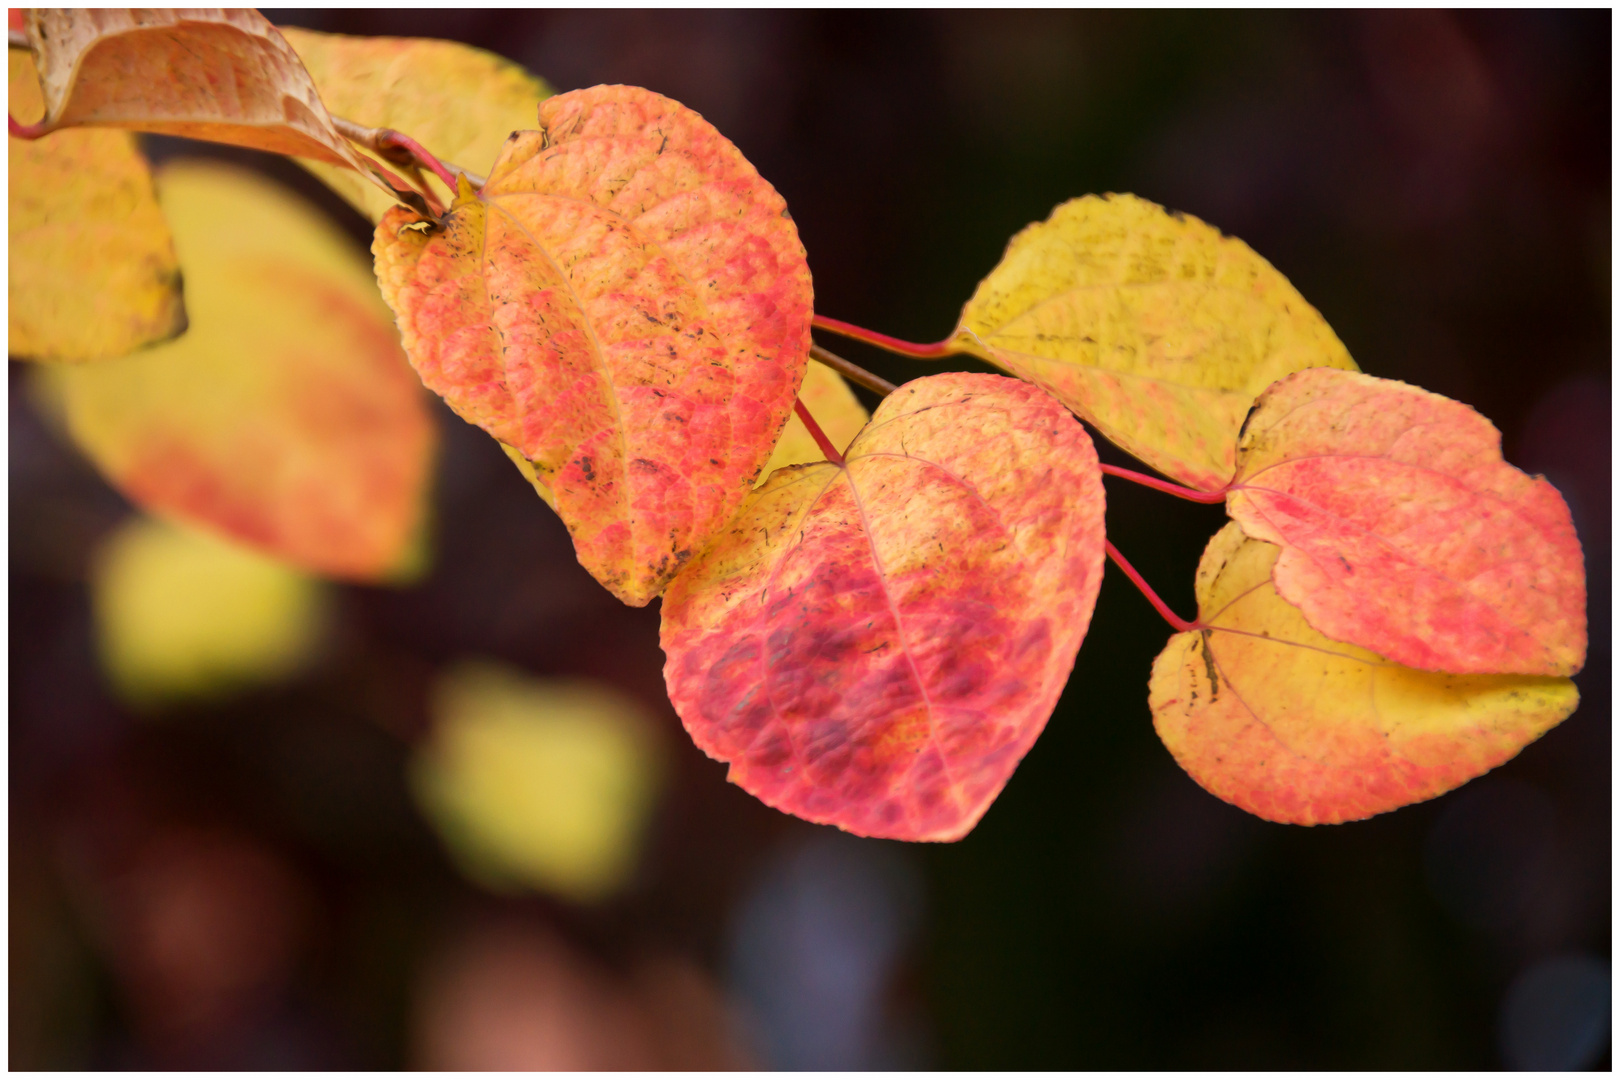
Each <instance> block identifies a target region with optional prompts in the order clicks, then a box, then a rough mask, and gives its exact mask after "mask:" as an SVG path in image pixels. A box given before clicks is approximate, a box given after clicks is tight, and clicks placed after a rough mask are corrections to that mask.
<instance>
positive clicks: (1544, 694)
mask: <svg viewBox="0 0 1620 1080" xmlns="http://www.w3.org/2000/svg"><path fill="white" fill-rule="evenodd" d="M1277 554H1278V549H1277V548H1276V547H1275V546H1273V545H1271V544H1267V543H1264V542H1262V541H1259V540H1252V539H1249V538H1248V537H1246V536H1244V535H1243V531H1242V529H1241V528H1239V526H1238V525H1237V524H1236V523H1229V524H1228V525H1227V526H1226V527H1225V528H1224V529H1222V530H1221V531H1220V532H1219V533H1216V534H1215V537H1214V539H1212V540H1211V541H1210V543H1209V546H1208V548H1206V549H1205V551H1204V557H1203V560H1202V562H1201V563H1200V564H1199V567H1198V582H1197V590H1198V611H1199V620H1200V621H1201V622H1202V623H1203V624H1205V626H1206V627H1207V628H1206V629H1200V630H1192V631H1189V632H1187V633H1182V634H1177V635H1175V636H1174V637H1172V638H1171V639H1170V643H1169V644H1168V645H1166V646H1165V649H1164V651H1163V652H1162V653H1160V654H1159V658H1158V659H1157V660H1156V661H1154V664H1153V677H1152V680H1151V682H1150V683H1149V695H1148V701H1149V704H1150V705H1151V707H1152V709H1153V724H1154V727H1155V728H1157V729H1158V732H1159V737H1160V738H1161V739H1163V740H1164V744H1165V746H1167V747H1169V749H1170V752H1171V753H1172V754H1173V755H1175V758H1176V761H1177V762H1179V763H1180V764H1181V767H1182V768H1184V769H1186V770H1187V772H1188V773H1189V774H1191V776H1192V778H1193V779H1194V780H1197V781H1198V782H1199V783H1200V784H1202V785H1203V786H1204V787H1205V788H1206V789H1208V790H1209V791H1210V792H1211V793H1213V794H1215V795H1218V796H1219V797H1221V798H1222V799H1225V800H1226V801H1227V802H1230V803H1233V804H1234V805H1236V806H1240V807H1242V808H1243V809H1245V810H1247V811H1249V812H1250V813H1252V814H1258V815H1259V816H1260V817H1263V818H1266V819H1267V820H1270V821H1280V822H1286V823H1290V824H1296V825H1318V824H1332V823H1336V822H1341V821H1355V820H1358V819H1360V818H1365V817H1370V816H1371V815H1373V814H1381V813H1383V812H1384V811H1386V810H1394V809H1396V808H1397V807H1401V806H1405V805H1407V804H1408V803H1414V802H1420V801H1422V800H1424V799H1432V798H1434V797H1435V796H1436V795H1440V794H1443V793H1444V792H1447V791H1450V790H1451V789H1452V788H1454V787H1456V786H1458V785H1459V784H1462V783H1464V782H1466V781H1468V780H1471V779H1473V778H1474V777H1476V776H1479V775H1480V774H1481V773H1484V772H1486V771H1487V770H1490V769H1494V768H1495V767H1496V766H1498V765H1500V764H1502V763H1503V762H1504V761H1507V760H1508V759H1509V758H1511V757H1513V755H1515V754H1517V753H1518V752H1519V751H1520V750H1521V749H1523V748H1524V746H1525V745H1526V744H1528V743H1530V742H1533V741H1534V740H1535V739H1538V738H1540V737H1541V736H1542V735H1543V734H1545V733H1546V732H1547V730H1548V729H1550V728H1552V727H1553V726H1554V725H1556V724H1557V723H1559V721H1561V720H1563V719H1564V718H1565V717H1566V716H1568V715H1569V714H1570V713H1571V712H1573V711H1574V710H1575V705H1576V702H1577V701H1578V700H1579V697H1578V694H1577V693H1576V690H1575V684H1574V683H1572V682H1570V681H1569V680H1568V679H1559V678H1545V677H1538V676H1532V675H1456V674H1448V673H1441V672H1429V671H1415V670H1413V669H1411V668H1408V667H1402V666H1401V665H1399V664H1394V663H1391V662H1390V661H1388V660H1386V659H1384V658H1383V657H1380V656H1378V655H1377V654H1376V653H1371V652H1368V651H1367V650H1365V649H1360V648H1357V647H1356V646H1354V645H1348V644H1345V643H1343V642H1338V641H1334V640H1332V639H1331V638H1327V637H1324V636H1323V635H1322V634H1319V633H1317V632H1316V631H1315V630H1312V629H1311V627H1310V625H1309V624H1308V623H1306V621H1305V619H1304V617H1303V616H1302V615H1301V614H1300V612H1299V610H1298V609H1297V608H1295V607H1293V606H1292V605H1290V604H1289V603H1288V602H1287V601H1285V600H1283V599H1282V598H1281V597H1279V596H1278V595H1277V592H1276V590H1275V589H1274V588H1273V587H1272V584H1271V572H1272V564H1273V563H1274V562H1275V561H1276V558H1277Z"/></svg>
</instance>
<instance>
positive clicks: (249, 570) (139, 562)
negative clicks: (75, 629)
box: [90, 517, 326, 703]
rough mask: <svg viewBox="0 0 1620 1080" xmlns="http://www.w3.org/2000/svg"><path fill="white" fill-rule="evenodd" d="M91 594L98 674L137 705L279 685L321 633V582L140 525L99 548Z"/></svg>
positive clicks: (240, 551) (140, 520)
mask: <svg viewBox="0 0 1620 1080" xmlns="http://www.w3.org/2000/svg"><path fill="white" fill-rule="evenodd" d="M90 591H91V603H92V606H93V608H94V611H95V625H96V645H97V649H98V651H99V653H100V656H101V662H102V666H103V668H104V669H105V670H106V672H107V674H108V676H109V677H110V678H111V680H112V683H113V686H114V687H115V688H116V689H117V690H118V691H119V693H120V694H121V695H122V696H124V697H125V698H128V699H129V700H132V701H134V702H137V703H147V702H152V701H157V700H162V699H167V698H182V697H195V696H208V695H213V694H216V693H220V692H223V691H225V690H229V689H232V688H235V687H238V686H242V685H247V684H253V683H267V682H273V681H276V680H278V679H282V678H286V677H287V676H289V675H292V674H294V673H295V672H297V671H298V669H299V668H300V667H301V666H302V665H303V664H304V663H305V662H307V661H308V660H309V659H310V658H311V657H312V656H313V654H314V651H315V648H316V646H317V645H318V644H319V642H320V639H321V636H322V630H323V627H324V625H325V615H326V605H325V596H324V594H323V592H322V586H321V584H320V583H319V582H318V581H316V580H314V579H312V578H309V577H307V576H305V575H303V574H300V573H299V572H298V571H296V570H292V569H289V568H288V567H285V566H282V565H281V564H279V563H276V562H273V561H271V560H269V559H266V558H265V557H264V556H262V555H259V554H256V553H255V552H252V551H250V550H248V549H246V548H243V547H241V546H239V545H236V544H232V543H229V542H227V541H224V540H219V539H216V538H215V537H212V536H209V535H207V534H205V533H201V532H197V531H194V530H192V529H187V528H183V527H178V526H175V525H172V524H169V523H166V522H162V521H156V520H154V519H151V518H146V517H135V518H131V519H130V520H129V521H127V522H126V523H125V524H124V525H122V526H120V527H119V528H118V529H117V530H116V531H115V532H113V533H112V534H111V535H110V536H108V537H107V538H106V539H105V540H104V541H103V542H102V544H101V546H100V548H99V549H98V551H97V553H96V557H95V560H94V563H93V566H92V571H91V582H90Z"/></svg>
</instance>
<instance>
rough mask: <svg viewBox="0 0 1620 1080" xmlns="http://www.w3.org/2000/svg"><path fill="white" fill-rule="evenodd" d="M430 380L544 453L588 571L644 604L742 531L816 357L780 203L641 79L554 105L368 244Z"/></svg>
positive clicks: (463, 410) (504, 433) (537, 463)
mask: <svg viewBox="0 0 1620 1080" xmlns="http://www.w3.org/2000/svg"><path fill="white" fill-rule="evenodd" d="M372 250H373V252H375V254H376V257H377V277H378V280H380V281H381V282H382V286H383V295H384V296H385V297H387V299H388V302H389V303H390V304H391V305H392V306H393V309H394V311H395V313H396V314H397V315H398V318H399V327H400V331H401V333H402V335H403V337H404V341H405V349H406V352H407V353H408V354H409V355H410V358H411V363H412V364H414V365H415V366H416V370H417V372H418V373H419V374H420V375H421V376H422V381H423V382H425V383H426V384H427V385H428V387H429V388H430V389H432V390H434V391H435V392H436V393H439V394H441V395H443V396H444V398H445V400H446V401H448V402H449V403H450V406H451V407H452V408H453V409H455V410H456V412H458V413H459V414H461V416H463V417H465V418H466V419H467V420H469V421H471V422H472V423H475V424H477V425H478V426H480V427H482V428H483V429H484V430H485V431H487V432H489V433H490V434H491V435H493V436H495V438H496V439H498V440H500V441H501V442H502V443H504V444H506V445H507V446H510V447H512V448H513V449H515V450H516V451H517V453H518V454H519V455H520V456H521V457H523V458H525V459H526V460H527V461H528V462H529V467H530V469H531V470H532V474H533V475H534V476H535V477H536V478H537V479H539V480H540V481H541V483H542V484H543V485H544V487H545V489H546V490H549V491H550V492H551V493H552V494H553V497H554V500H555V501H554V504H553V505H554V507H555V509H556V510H557V512H558V514H559V515H560V516H561V517H562V519H563V521H564V523H565V524H566V525H567V526H568V529H569V532H571V533H572V534H573V538H574V550H575V552H576V553H577V554H578V556H579V561H580V562H581V563H582V564H583V565H584V566H585V568H586V569H587V570H589V571H590V572H591V573H592V574H593V575H595V577H596V579H597V580H598V581H600V582H601V583H602V584H603V585H605V586H607V587H608V588H609V589H610V590H612V591H613V593H614V594H615V595H616V596H618V597H619V598H620V599H621V600H623V601H625V602H626V603H628V604H634V605H638V606H639V605H642V604H645V603H646V602H647V601H648V600H650V599H652V598H653V597H654V596H656V595H658V593H660V592H661V591H662V590H663V588H664V586H665V585H666V584H667V583H668V581H669V579H670V578H672V577H673V576H674V575H675V573H676V572H677V571H678V570H680V568H681V567H682V566H684V565H685V564H686V562H687V560H688V559H690V558H691V557H692V556H693V555H694V554H696V553H697V552H698V551H700V550H702V548H703V547H704V546H705V545H706V544H707V543H708V542H709V540H710V539H711V538H712V537H713V536H714V535H715V534H716V533H718V532H719V531H720V530H721V529H722V528H724V527H725V525H726V523H727V522H728V521H730V520H731V516H732V514H733V513H734V512H735V511H736V509H737V507H738V506H739V505H740V504H741V502H742V500H743V497H744V496H745V495H747V493H748V491H749V489H750V487H751V486H752V484H753V482H754V479H755V478H756V477H757V476H758V475H759V470H760V467H761V466H763V465H764V464H765V462H766V460H767V459H768V458H769V457H770V455H771V451H772V448H773V447H775V445H776V441H777V438H778V436H779V435H780V434H781V431H782V427H783V424H784V422H785V421H786V420H787V417H788V413H789V412H790V411H791V409H792V407H793V397H794V395H795V394H796V393H797V392H798V389H799V383H800V382H801V381H802V380H803V378H804V370H805V365H806V363H807V362H808V357H809V349H810V312H811V289H810V269H809V266H808V264H807V263H806V262H805V256H804V246H803V245H802V244H801V243H800V242H799V235H798V231H797V230H796V229H795V228H794V226H793V222H792V220H791V219H790V218H789V217H788V215H787V207H786V205H785V204H784V203H783V202H782V198H781V196H779V195H778V194H777V193H776V191H775V190H774V189H773V188H772V187H771V186H770V185H769V184H767V183H766V182H765V181H764V180H763V179H761V178H760V176H759V174H758V173H757V172H755V171H754V167H753V166H752V165H750V164H748V162H747V161H746V160H745V159H744V158H743V156H742V154H741V153H739V152H738V150H737V148H736V147H734V146H732V145H731V143H729V142H727V141H726V140H725V138H723V137H722V136H721V135H720V133H719V132H717V131H715V130H714V128H713V127H712V126H711V125H710V124H709V123H708V122H707V121H705V120H704V119H703V118H702V117H700V116H698V115H697V114H696V113H694V112H692V111H691V110H690V109H688V108H686V107H685V106H683V105H681V104H680V103H678V102H675V101H671V100H669V99H668V98H666V97H662V96H660V95H658V94H654V93H652V92H651V91H649V90H642V89H640V88H638V87H631V86H598V87H592V88H591V89H588V90H576V91H574V92H573V93H569V94H562V95H559V96H557V97H553V98H550V99H548V100H547V101H545V102H544V103H543V104H542V105H541V106H540V130H538V131H520V132H516V133H514V134H513V136H512V137H511V138H510V139H508V140H507V143H506V146H505V148H504V149H503V150H502V151H501V155H500V158H499V159H498V160H497V161H496V163H495V166H494V169H493V170H492V172H491V174H490V178H489V182H488V183H487V184H485V186H484V188H483V189H482V190H481V191H477V192H475V191H473V190H472V189H471V188H470V187H464V189H463V191H462V193H461V195H460V197H459V198H458V199H457V200H456V202H455V204H454V206H453V207H452V208H451V210H450V212H449V213H448V214H447V215H446V216H445V218H444V220H443V222H442V223H439V224H437V225H435V224H434V223H432V222H427V221H424V220H423V219H421V218H420V217H418V216H417V215H415V214H413V213H411V212H409V211H405V210H403V209H401V208H396V209H395V210H393V211H390V212H389V213H388V215H387V216H385V217H384V218H383V220H382V221H381V223H379V225H378V226H377V232H376V240H375V242H374V244H373V247H372Z"/></svg>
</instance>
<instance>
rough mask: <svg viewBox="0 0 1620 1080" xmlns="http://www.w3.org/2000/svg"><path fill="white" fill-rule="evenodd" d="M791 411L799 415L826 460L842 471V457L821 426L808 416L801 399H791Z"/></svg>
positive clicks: (808, 413)
mask: <svg viewBox="0 0 1620 1080" xmlns="http://www.w3.org/2000/svg"><path fill="white" fill-rule="evenodd" d="M793 411H794V412H795V413H797V414H798V415H799V419H800V420H802V421H804V426H805V428H806V429H807V430H808V431H809V432H810V437H811V438H812V439H814V440H816V445H817V446H819V447H821V452H822V453H823V454H826V455H827V460H828V461H830V462H832V463H833V464H834V465H837V466H838V467H839V468H840V469H842V468H843V467H844V455H843V454H840V453H839V452H838V448H837V447H835V446H833V444H832V440H831V439H829V438H827V433H826V432H825V431H822V430H821V425H820V424H818V423H816V418H815V417H813V416H811V415H810V410H809V409H807V408H805V407H804V402H803V401H802V400H801V399H799V398H794V399H793Z"/></svg>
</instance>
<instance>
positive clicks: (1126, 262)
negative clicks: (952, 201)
mask: <svg viewBox="0 0 1620 1080" xmlns="http://www.w3.org/2000/svg"><path fill="white" fill-rule="evenodd" d="M949 344H950V346H952V347H954V348H957V349H961V350H964V351H967V352H971V353H973V354H975V355H977V356H980V357H983V358H984V359H986V360H988V361H990V362H991V363H993V364H996V365H997V366H999V367H1001V368H1004V369H1005V370H1007V371H1009V372H1011V373H1012V374H1014V375H1017V376H1018V377H1019V378H1022V379H1028V380H1029V381H1031V382H1033V383H1035V384H1036V385H1038V386H1041V387H1043V388H1044V389H1046V390H1048V391H1050V392H1051V393H1052V394H1054V395H1056V396H1057V398H1058V400H1060V401H1062V402H1063V403H1064V404H1065V405H1067V406H1068V407H1069V408H1071V409H1073V410H1074V411H1075V412H1076V413H1078V414H1079V415H1080V416H1082V417H1084V418H1085V419H1086V420H1088V421H1090V422H1091V423H1092V424H1095V425H1096V427H1097V430H1099V431H1100V432H1102V434H1103V435H1104V436H1106V437H1107V438H1108V439H1109V440H1110V441H1111V442H1114V443H1116V444H1118V445H1119V446H1121V447H1123V448H1124V449H1126V450H1128V451H1130V452H1131V453H1132V454H1134V455H1135V456H1137V457H1139V458H1141V459H1142V460H1143V461H1145V462H1147V463H1148V464H1149V465H1151V466H1153V467H1154V468H1155V469H1158V470H1159V471H1160V472H1163V473H1165V474H1166V475H1168V476H1171V477H1174V478H1175V479H1177V480H1179V481H1181V482H1182V483H1184V484H1190V485H1191V486H1193V487H1196V488H1202V489H1205V490H1214V489H1217V488H1219V487H1221V486H1222V485H1223V484H1225V483H1226V482H1227V481H1228V480H1229V479H1231V476H1232V468H1233V465H1234V454H1235V451H1236V449H1237V437H1238V429H1239V428H1240V427H1242V425H1243V418H1244V416H1245V415H1246V414H1247V413H1248V411H1249V406H1250V405H1252V404H1253V403H1254V399H1255V397H1256V396H1257V395H1258V394H1259V393H1260V392H1261V391H1262V390H1264V389H1265V388H1266V387H1267V386H1269V385H1270V384H1271V383H1273V382H1275V381H1276V380H1277V379H1280V378H1282V377H1283V376H1284V375H1287V374H1289V373H1290V372H1293V371H1299V370H1300V369H1302V368H1308V367H1324V366H1325V367H1336V368H1343V369H1346V370H1350V371H1354V370H1356V365H1355V362H1354V361H1352V360H1351V359H1350V354H1349V353H1348V352H1346V351H1345V348H1344V346H1343V345H1342V344H1340V343H1339V339H1338V338H1337V337H1336V336H1334V333H1333V331H1332V329H1331V328H1330V327H1329V326H1328V324H1327V323H1326V322H1325V321H1324V320H1323V318H1322V316H1321V315H1320V314H1318V313H1317V311H1316V309H1315V308H1313V307H1311V305H1310V304H1308V303H1306V302H1305V299H1304V298H1303V297H1302V296H1300V295H1299V292H1298V291H1297V290H1295V288H1294V287H1293V286H1292V285H1290V284H1289V283H1288V279H1287V278H1285V277H1283V276H1282V274H1280V273H1278V272H1277V271H1276V269H1275V268H1273V267H1272V265H1271V264H1270V263H1268V262H1266V260H1264V259H1262V258H1261V257H1260V256H1259V255H1256V254H1255V253H1254V251H1253V250H1252V249H1251V248H1250V247H1249V246H1248V245H1247V244H1245V243H1243V241H1241V240H1238V239H1237V238H1235V237H1229V236H1222V235H1221V233H1220V231H1219V230H1217V229H1214V228H1212V227H1210V226H1208V225H1206V224H1204V223H1203V222H1202V221H1199V220H1198V219H1197V218H1194V217H1191V216H1188V215H1186V214H1179V213H1173V212H1171V211H1168V210H1165V209H1164V208H1163V207H1161V206H1158V205H1156V204H1154V203H1151V202H1148V201H1147V200H1145V199H1140V198H1137V197H1136V196H1134V195H1103V196H1097V195H1088V196H1085V197H1084V198H1080V199H1073V200H1070V201H1069V202H1066V203H1064V204H1063V205H1061V206H1059V207H1058V208H1057V209H1056V210H1054V211H1052V216H1051V217H1050V218H1048V219H1047V220H1046V221H1043V222H1038V223H1036V224H1034V225H1031V226H1029V227H1028V228H1026V229H1024V230H1023V231H1022V232H1020V233H1019V234H1018V235H1017V236H1015V237H1013V239H1012V242H1011V243H1009V244H1008V245H1007V253H1006V255H1004V256H1003V257H1002V260H1001V262H1000V264H999V265H998V266H997V267H996V268H995V269H994V270H992V271H991V272H990V275H989V276H988V277H986V278H985V279H984V281H982V282H981V283H980V284H979V288H978V290H977V291H976V292H975V293H974V294H973V298H972V299H971V300H969V301H968V303H967V306H966V307H965V308H963V309H962V319H961V322H960V323H959V324H958V326H957V329H956V332H955V335H954V336H953V337H952V338H951V339H950V341H949Z"/></svg>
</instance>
